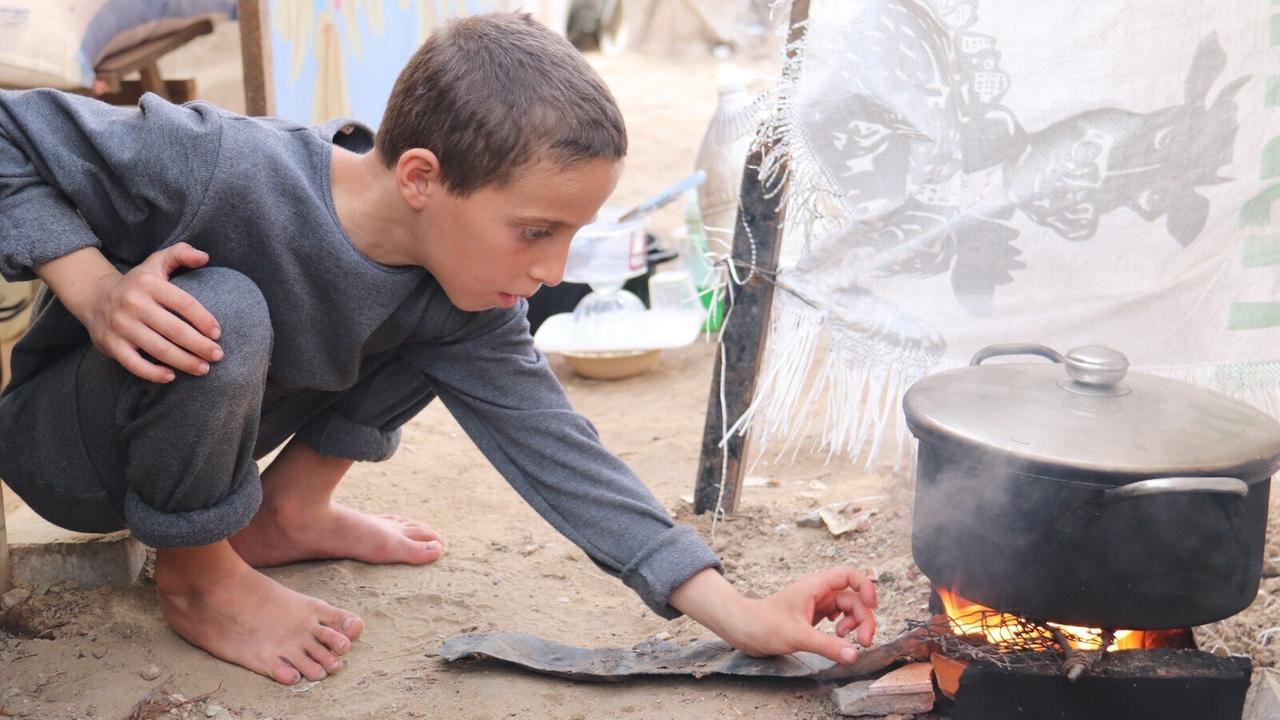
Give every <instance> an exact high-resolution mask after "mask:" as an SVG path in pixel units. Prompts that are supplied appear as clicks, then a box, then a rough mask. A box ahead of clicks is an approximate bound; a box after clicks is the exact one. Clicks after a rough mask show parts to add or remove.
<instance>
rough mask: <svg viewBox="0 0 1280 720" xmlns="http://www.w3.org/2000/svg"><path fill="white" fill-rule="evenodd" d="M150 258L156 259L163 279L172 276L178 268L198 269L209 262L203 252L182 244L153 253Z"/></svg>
mask: <svg viewBox="0 0 1280 720" xmlns="http://www.w3.org/2000/svg"><path fill="white" fill-rule="evenodd" d="M151 258H156V259H157V261H158V262H159V264H160V269H161V270H162V271H163V272H164V274H165V277H168V276H169V275H171V274H173V272H174V271H175V270H177V269H178V268H180V267H185V268H198V267H202V266H203V265H204V264H205V263H207V262H209V254H208V253H206V252H204V251H203V250H197V249H195V248H193V247H191V246H190V245H188V244H187V243H184V242H180V243H177V244H175V245H172V246H170V247H167V248H165V249H163V250H161V251H159V252H157V253H153V254H152V255H151ZM151 258H148V259H151Z"/></svg>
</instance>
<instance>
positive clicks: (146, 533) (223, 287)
mask: <svg viewBox="0 0 1280 720" xmlns="http://www.w3.org/2000/svg"><path fill="white" fill-rule="evenodd" d="M174 283H175V284H177V285H178V286H179V287H181V288H182V289H183V290H185V291H186V292H188V293H189V294H190V295H192V296H193V297H194V298H195V299H196V300H197V301H198V302H200V304H201V305H203V306H204V307H205V308H206V309H208V310H209V312H210V313H212V314H213V315H214V317H215V318H216V319H217V320H218V323H219V325H220V326H221V328H222V337H221V338H220V343H221V345H222V349H223V353H224V359H223V360H222V361H220V362H217V363H214V364H213V365H212V367H211V368H210V371H209V373H208V374H207V375H205V376H203V377H192V376H184V375H182V374H179V377H178V379H177V380H175V381H173V382H171V383H168V384H166V385H157V384H152V383H148V382H146V381H143V380H140V379H138V378H134V377H132V376H130V375H128V374H127V373H125V372H124V370H123V368H121V367H120V366H119V365H117V364H116V363H114V362H112V361H110V360H108V359H106V358H103V357H102V356H101V355H98V354H97V353H92V354H91V355H92V356H94V357H96V358H97V359H96V360H93V361H90V360H89V359H88V358H86V362H85V363H84V364H83V365H82V369H81V379H80V385H81V393H80V394H81V396H82V397H84V398H86V401H85V403H84V406H85V409H86V410H87V413H85V414H82V422H87V418H90V417H97V418H105V420H101V421H100V422H103V427H102V431H103V432H102V434H101V437H111V438H115V441H114V442H113V443H111V444H108V445H100V444H98V443H97V441H96V440H95V439H93V436H92V434H91V433H89V432H88V429H87V428H86V441H87V443H88V444H89V445H90V446H91V447H90V453H91V454H96V455H98V456H99V458H100V460H101V463H100V464H101V465H102V466H104V467H106V468H109V469H110V471H111V474H114V475H117V476H118V477H123V478H124V479H125V480H126V481H127V483H126V484H127V486H126V488H125V491H124V500H123V508H124V515H125V517H126V519H127V521H128V524H129V526H130V528H131V529H133V531H134V534H135V535H136V536H138V537H139V538H140V539H142V540H143V541H144V542H146V543H148V544H150V545H152V546H154V547H156V548H157V550H156V569H155V582H156V589H157V591H158V594H159V598H160V607H161V610H162V612H163V613H164V615H165V619H166V620H168V622H169V624H170V625H171V626H172V627H173V629H174V630H175V631H176V632H177V633H178V634H179V635H181V636H182V637H183V638H185V639H186V640H188V641H189V642H191V643H192V644H194V645H196V646H197V647H200V648H203V649H204V650H207V651H208V652H210V653H212V654H213V655H216V656H217V657H220V658H222V659H224V660H228V661H230V662H233V663H236V664H238V665H241V666H243V667H245V668H248V669H250V670H253V671H255V672H259V673H262V674H264V675H267V676H269V677H271V678H273V679H275V680H277V681H279V682H284V683H292V682H296V681H297V680H298V679H300V677H306V678H308V679H313V680H314V679H319V678H321V677H324V676H325V675H326V674H328V673H329V672H332V671H334V670H336V669H337V668H339V667H341V660H340V659H339V657H338V656H340V655H341V654H343V653H345V652H346V651H347V649H348V648H349V647H350V642H351V640H352V639H354V638H355V637H357V636H358V635H359V633H360V631H361V630H362V628H363V625H362V623H361V621H360V619H359V618H357V617H356V616H355V615H352V614H351V613H349V612H345V611H342V610H338V609H337V608H334V607H332V606H330V605H328V604H327V603H324V602H322V601H320V600H316V599H314V598H308V597H306V596H303V595H300V594H298V593H295V592H293V591H291V590H289V589H287V588H285V587H283V586H281V585H279V584H278V583H276V582H275V581H273V580H271V579H270V578H267V577H266V576H264V575H262V574H260V573H258V572H257V571H256V570H254V569H252V568H251V567H249V565H248V564H246V563H245V562H244V561H243V560H242V559H241V558H240V557H239V556H238V555H237V554H236V553H235V551H234V550H233V549H232V548H231V546H230V543H228V542H227V540H226V538H227V536H229V535H230V534H232V533H234V532H235V531H236V530H238V529H240V528H241V527H244V526H245V525H246V524H247V523H248V522H249V521H250V519H251V518H252V517H253V515H254V514H255V513H256V512H257V510H258V507H259V504H260V501H261V485H260V482H259V478H258V473H257V466H256V463H255V462H254V460H253V445H254V442H255V439H256V436H257V431H258V420H259V414H260V411H261V402H262V395H263V392H264V387H265V382H266V370H267V364H268V362H269V360H270V354H271V341H272V336H271V325H270V317H269V316H268V314H267V306H266V302H265V300H263V298H262V294H261V293H260V292H259V291H258V289H257V287H256V286H255V285H254V284H253V283H252V282H251V281H250V280H249V279H248V278H247V277H245V276H244V275H241V274H239V273H236V272H233V271H230V270H227V269H224V268H204V269H200V270H195V271H192V272H190V273H186V274H184V275H182V276H179V277H176V278H174ZM94 363H96V367H95V366H94ZM99 385H100V386H102V387H101V388H98V391H94V389H95V388H97V386H99ZM94 403H97V404H99V407H96V408H95V407H93V405H94Z"/></svg>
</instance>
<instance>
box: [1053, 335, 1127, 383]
mask: <svg viewBox="0 0 1280 720" xmlns="http://www.w3.org/2000/svg"><path fill="white" fill-rule="evenodd" d="M1066 366H1067V374H1068V375H1070V376H1071V379H1072V380H1074V381H1076V382H1078V383H1080V384H1082V385H1089V386H1093V387H1111V386H1113V385H1116V384H1118V383H1119V382H1120V381H1121V380H1123V379H1124V376H1125V373H1126V372H1128V370H1129V358H1127V357H1125V355H1124V353H1122V352H1120V351H1119V350H1112V349H1111V348H1109V347H1106V346H1105V345H1085V346H1082V347H1078V348H1072V349H1071V350H1070V351H1069V352H1068V353H1067V355H1066Z"/></svg>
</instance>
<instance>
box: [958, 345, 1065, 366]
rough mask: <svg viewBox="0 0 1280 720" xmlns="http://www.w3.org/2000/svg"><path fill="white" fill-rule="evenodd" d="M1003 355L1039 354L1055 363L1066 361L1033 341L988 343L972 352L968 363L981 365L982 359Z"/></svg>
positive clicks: (1058, 353)
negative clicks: (971, 357) (972, 354)
mask: <svg viewBox="0 0 1280 720" xmlns="http://www.w3.org/2000/svg"><path fill="white" fill-rule="evenodd" d="M1003 355H1039V356H1040V357H1042V358H1048V359H1049V360H1052V361H1054V362H1056V363H1059V364H1061V363H1063V362H1066V358H1064V357H1063V356H1062V353H1060V352H1058V351H1057V350H1054V349H1053V348H1051V347H1048V346H1046V345H1036V344H1035V343H1005V344H1001V345H988V346H986V347H984V348H982V349H981V350H979V351H978V352H977V353H975V354H974V356H973V359H972V360H970V361H969V365H971V366H972V365H981V364H982V362H983V361H984V360H988V359H990V358H993V357H1000V356H1003Z"/></svg>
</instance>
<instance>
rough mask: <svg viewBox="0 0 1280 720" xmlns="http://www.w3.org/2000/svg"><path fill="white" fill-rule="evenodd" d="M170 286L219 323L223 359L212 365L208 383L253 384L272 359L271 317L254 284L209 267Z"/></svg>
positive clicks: (222, 270) (237, 275) (219, 340)
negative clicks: (207, 312) (178, 290)
mask: <svg viewBox="0 0 1280 720" xmlns="http://www.w3.org/2000/svg"><path fill="white" fill-rule="evenodd" d="M173 283H174V284H175V285H177V286H178V287H180V288H182V289H183V290H185V291H186V292H187V293H188V294H190V295H191V296H192V297H193V298H195V300H196V302H199V303H200V304H201V305H202V306H203V307H204V308H205V309H206V310H208V311H209V313H210V314H212V315H213V317H214V319H215V320H217V321H218V326H219V328H221V331H222V333H221V335H220V336H219V338H218V345H219V346H221V348H222V353H223V359H222V360H220V361H218V362H215V363H212V364H211V366H210V369H209V375H208V376H207V377H206V379H207V380H211V381H214V382H219V381H231V382H233V383H234V382H240V381H250V382H256V381H258V380H260V379H261V377H260V376H262V375H263V373H265V370H266V366H267V363H268V361H269V360H270V357H271V342H272V332H271V314H270V313H269V312H268V310H267V301H266V298H264V297H263V296H262V291H261V290H260V289H258V286H257V284H256V283H254V282H253V280H250V279H249V278H248V276H246V275H244V274H243V273H239V272H236V271H235V270H231V269H229V268H221V267H209V268H200V269H198V270H193V271H191V272H188V273H184V274H182V275H180V276H178V277H175V278H174V279H173Z"/></svg>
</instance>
